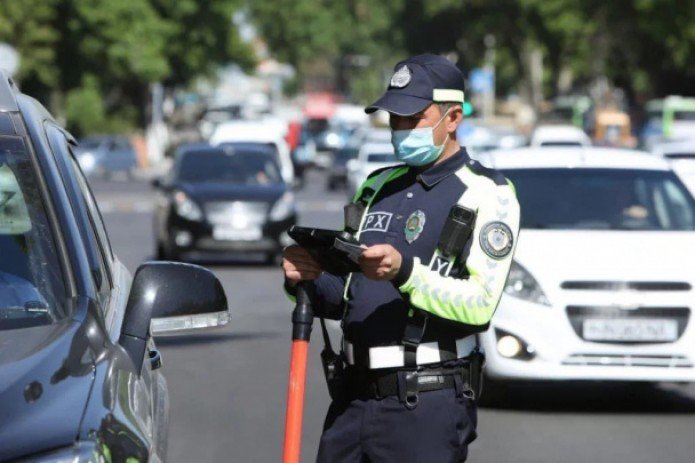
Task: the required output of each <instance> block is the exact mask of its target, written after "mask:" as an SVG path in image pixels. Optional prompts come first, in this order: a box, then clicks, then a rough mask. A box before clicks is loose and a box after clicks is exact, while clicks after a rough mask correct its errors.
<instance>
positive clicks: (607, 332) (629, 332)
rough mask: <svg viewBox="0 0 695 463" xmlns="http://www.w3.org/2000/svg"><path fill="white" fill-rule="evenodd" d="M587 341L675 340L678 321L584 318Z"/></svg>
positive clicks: (584, 331)
mask: <svg viewBox="0 0 695 463" xmlns="http://www.w3.org/2000/svg"><path fill="white" fill-rule="evenodd" d="M583 333H584V339H586V340H588V341H643V342H647V341H675V340H676V339H678V322H676V321H675V320H665V319H618V320H605V319H589V320H584V325H583Z"/></svg>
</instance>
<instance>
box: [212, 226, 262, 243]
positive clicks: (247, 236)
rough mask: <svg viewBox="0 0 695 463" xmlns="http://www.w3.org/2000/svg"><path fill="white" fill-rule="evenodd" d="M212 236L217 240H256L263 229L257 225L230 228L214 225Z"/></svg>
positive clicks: (259, 237)
mask: <svg viewBox="0 0 695 463" xmlns="http://www.w3.org/2000/svg"><path fill="white" fill-rule="evenodd" d="M212 237H213V238H214V239H216V240H218V241H257V240H260V239H261V238H263V231H262V230H261V229H260V228H258V227H250V228H243V229H239V228H231V227H219V226H218V227H214V228H213V229H212Z"/></svg>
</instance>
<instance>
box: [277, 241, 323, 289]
mask: <svg viewBox="0 0 695 463" xmlns="http://www.w3.org/2000/svg"><path fill="white" fill-rule="evenodd" d="M282 270H283V271H284V272H285V279H287V281H288V283H289V285H290V286H294V285H296V284H297V283H299V282H300V281H302V280H315V279H317V278H318V277H319V275H321V266H320V265H319V264H318V263H317V262H316V261H315V260H314V258H313V257H311V255H309V252H308V251H307V250H306V249H304V248H301V247H299V246H296V245H295V246H289V247H287V248H285V250H284V251H283V252H282Z"/></svg>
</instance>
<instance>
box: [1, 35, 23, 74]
mask: <svg viewBox="0 0 695 463" xmlns="http://www.w3.org/2000/svg"><path fill="white" fill-rule="evenodd" d="M0 69H2V70H4V71H5V72H6V73H7V74H8V75H9V76H10V77H12V76H14V75H15V73H16V72H17V70H18V69H19V53H17V50H15V48H14V47H13V46H11V45H10V44H7V43H2V42H0Z"/></svg>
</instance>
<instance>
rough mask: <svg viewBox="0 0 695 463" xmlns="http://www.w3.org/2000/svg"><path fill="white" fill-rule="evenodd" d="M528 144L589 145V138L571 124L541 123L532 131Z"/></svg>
mask: <svg viewBox="0 0 695 463" xmlns="http://www.w3.org/2000/svg"><path fill="white" fill-rule="evenodd" d="M530 146H591V139H590V138H589V136H588V135H587V134H586V133H585V132H584V131H583V130H582V129H579V128H577V127H574V126H572V125H541V126H538V127H537V128H536V129H535V130H534V131H533V134H532V135H531V142H530Z"/></svg>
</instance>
